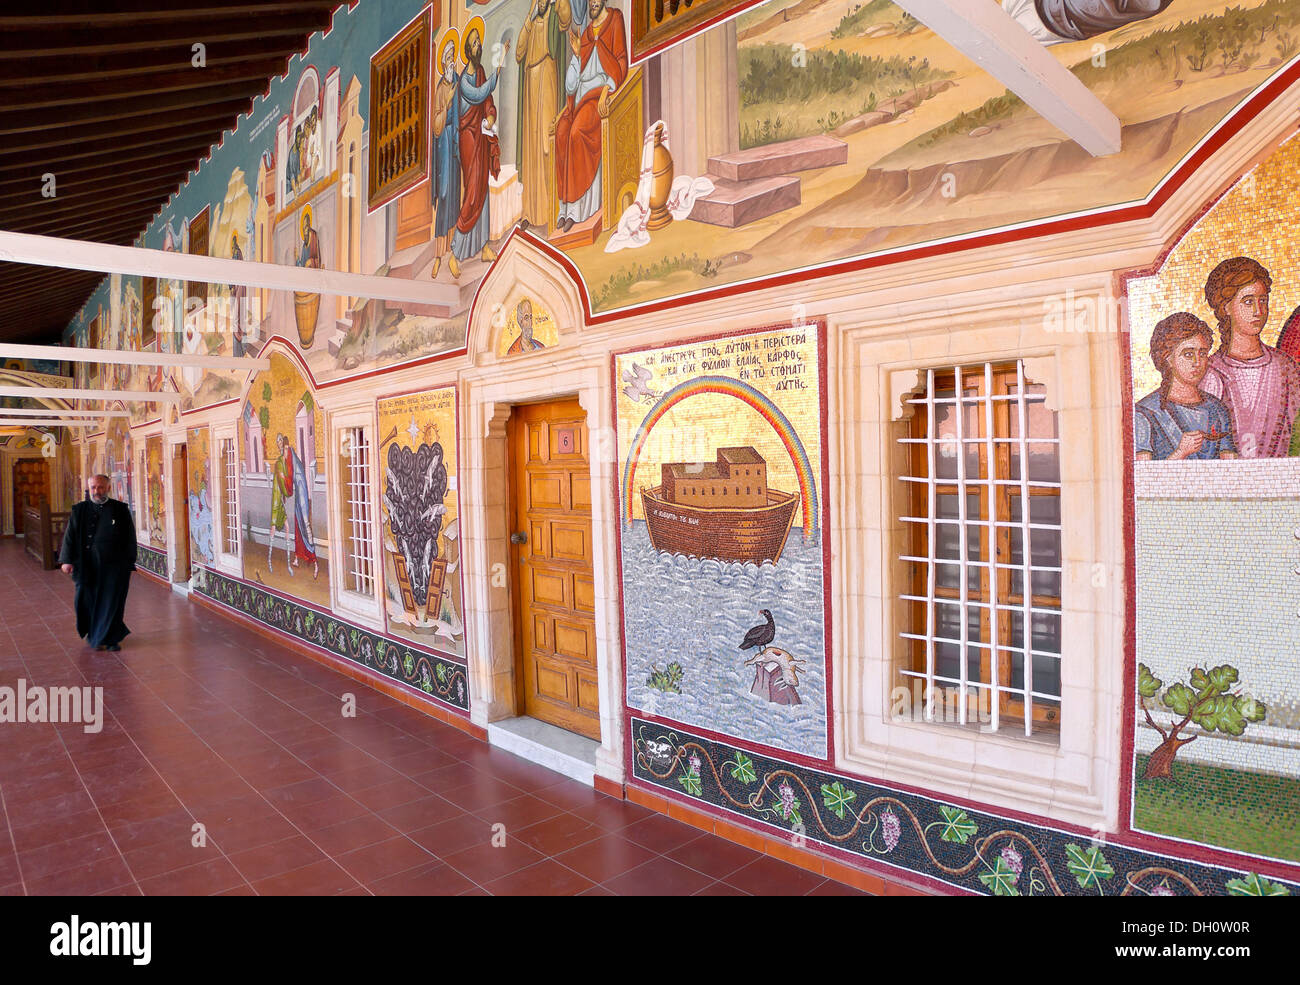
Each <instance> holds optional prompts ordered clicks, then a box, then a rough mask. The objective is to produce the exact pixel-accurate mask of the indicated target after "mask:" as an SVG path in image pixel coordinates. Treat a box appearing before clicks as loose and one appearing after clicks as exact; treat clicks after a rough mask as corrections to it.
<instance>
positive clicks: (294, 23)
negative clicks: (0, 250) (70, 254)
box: [0, 0, 340, 343]
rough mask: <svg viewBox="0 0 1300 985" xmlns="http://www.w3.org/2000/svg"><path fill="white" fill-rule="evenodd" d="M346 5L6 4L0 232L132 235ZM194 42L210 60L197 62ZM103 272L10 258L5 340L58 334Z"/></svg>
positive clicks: (293, 1) (116, 0) (45, 339)
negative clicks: (48, 180) (51, 179)
mask: <svg viewBox="0 0 1300 985" xmlns="http://www.w3.org/2000/svg"><path fill="white" fill-rule="evenodd" d="M339 5H340V4H339V3H338V0H243V2H240V0H192V2H183V0H182V2H178V0H112V2H109V0H42V2H40V3H35V4H31V5H30V6H29V5H26V4H5V5H4V6H3V7H0V229H4V230H10V231H13V232H28V233H42V234H44V235H47V236H66V237H68V238H70V239H84V240H91V241H94V242H100V243H113V244H118V245H131V244H132V243H133V242H134V241H135V237H136V236H138V235H139V234H140V233H141V232H142V231H143V230H144V227H145V225H146V224H147V223H148V222H149V220H150V219H152V218H153V216H154V214H155V213H156V212H157V211H158V209H159V208H160V207H161V206H162V205H163V204H164V203H165V202H166V201H167V199H168V198H169V197H170V196H171V194H172V193H173V192H174V191H176V189H177V188H178V187H179V186H180V183H181V182H182V181H183V180H184V179H185V176H186V175H187V174H189V173H190V172H191V171H192V170H194V168H195V167H197V166H198V163H199V161H200V160H201V159H202V158H204V157H206V156H207V154H208V151H209V150H210V149H211V147H212V146H213V145H214V144H216V142H217V141H218V140H220V139H221V135H222V133H224V132H225V131H226V130H229V129H230V128H231V127H233V126H234V125H235V120H236V119H237V118H238V117H239V116H240V114H242V113H246V112H248V111H249V110H250V109H251V108H252V100H253V97H254V96H259V95H261V94H262V93H263V92H264V91H265V90H266V86H267V83H268V81H269V80H270V79H271V78H273V77H275V76H278V75H281V74H283V73H284V71H285V69H286V68H287V63H288V59H289V58H290V57H292V56H293V55H295V54H297V53H298V52H300V51H302V50H303V49H304V48H305V47H306V44H307V39H308V37H310V35H311V34H312V33H313V32H315V31H321V30H325V29H326V28H328V27H329V23H330V16H331V13H332V11H333V9H334V8H335V7H336V6H339ZM27 11H30V12H27ZM196 42H198V43H202V44H203V45H204V46H205V49H206V51H205V56H206V67H203V68H196V67H194V65H193V64H192V58H193V50H192V46H193V45H194V44H195V43H196ZM45 174H53V175H55V177H56V189H57V194H56V195H55V196H54V197H53V198H49V197H45V196H43V195H42V187H43V184H44V181H43V177H42V176H43V175H45ZM103 276H104V275H102V274H97V273H92V272H88V271H80V270H59V269H55V268H51V267H37V266H32V265H29V264H21V263H12V262H3V261H0V342H41V343H57V342H58V341H59V336H60V335H61V334H62V331H63V329H64V327H65V326H66V325H67V323H68V321H69V320H70V319H71V318H72V317H73V316H74V315H75V314H76V313H77V310H78V309H79V308H80V307H81V305H82V304H83V303H84V302H85V300H86V298H87V297H88V296H89V295H90V293H91V292H92V291H93V290H94V289H95V287H96V285H98V283H99V281H100V280H101V278H102V277H103Z"/></svg>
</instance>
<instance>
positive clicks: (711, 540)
mask: <svg viewBox="0 0 1300 985" xmlns="http://www.w3.org/2000/svg"><path fill="white" fill-rule="evenodd" d="M717 454H718V458H717V461H715V462H665V463H664V464H663V466H662V468H661V475H660V484H659V485H658V486H653V487H650V488H643V489H642V490H641V505H642V506H643V507H644V509H645V519H646V529H647V530H648V531H649V534H650V543H651V544H653V545H654V547H655V549H656V550H660V551H668V552H669V553H672V554H685V555H687V556H688V557H699V558H717V559H718V560H719V561H753V562H755V563H756V564H761V563H762V562H764V561H771V562H773V563H775V562H776V561H777V560H779V559H780V557H781V552H782V551H783V550H784V549H785V541H786V538H787V537H788V536H789V534H790V524H791V523H792V522H793V520H794V513H795V510H796V509H797V508H798V506H799V495H798V494H797V493H788V492H782V491H781V490H779V489H773V488H771V487H770V486H769V485H768V484H767V461H766V460H765V459H764V458H763V456H762V455H760V454H759V453H758V452H757V451H755V450H754V449H753V448H752V447H750V446H748V445H746V446H744V447H740V448H719V449H718V452H717Z"/></svg>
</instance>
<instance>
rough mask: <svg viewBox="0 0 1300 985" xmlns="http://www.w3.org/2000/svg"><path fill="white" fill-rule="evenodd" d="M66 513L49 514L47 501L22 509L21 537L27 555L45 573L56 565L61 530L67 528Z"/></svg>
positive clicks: (61, 538)
mask: <svg viewBox="0 0 1300 985" xmlns="http://www.w3.org/2000/svg"><path fill="white" fill-rule="evenodd" d="M67 523H68V514H67V513H52V512H50V503H49V500H45V499H42V500H41V502H40V504H39V505H37V506H25V507H23V535H24V541H25V545H26V548H27V553H28V554H30V555H32V556H33V557H34V558H36V560H38V561H40V562H41V567H42V568H44V569H45V570H46V571H49V570H51V569H52V568H54V567H55V565H56V564H57V563H58V557H59V547H60V546H61V545H62V544H63V528H64V527H65V526H67Z"/></svg>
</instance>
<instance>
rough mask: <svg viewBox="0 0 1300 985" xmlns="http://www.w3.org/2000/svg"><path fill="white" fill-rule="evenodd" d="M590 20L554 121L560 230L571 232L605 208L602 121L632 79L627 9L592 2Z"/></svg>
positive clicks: (577, 41)
mask: <svg viewBox="0 0 1300 985" xmlns="http://www.w3.org/2000/svg"><path fill="white" fill-rule="evenodd" d="M587 10H588V14H589V15H590V16H589V19H588V21H587V26H586V28H585V29H584V30H583V32H582V37H581V38H580V39H571V47H572V48H573V51H574V54H575V55H576V56H577V57H576V58H574V59H572V60H571V61H570V62H569V67H568V70H567V72H566V73H565V78H564V91H565V93H566V99H565V104H564V108H563V109H562V110H561V111H560V115H559V116H557V117H556V118H555V121H554V122H553V123H552V124H551V127H550V132H551V133H553V134H554V136H555V183H556V192H557V194H558V195H559V199H560V217H559V220H558V224H557V225H558V228H559V229H560V230H562V231H565V232H567V231H568V230H569V229H572V228H573V226H574V225H576V224H577V223H580V222H586V221H587V220H588V219H590V218H591V217H592V216H593V215H595V214H596V212H597V211H599V209H600V207H601V201H600V170H601V159H600V157H601V143H600V126H601V121H602V120H604V119H605V118H606V117H607V116H609V97H610V96H611V95H612V94H613V92H614V90H615V89H617V88H618V87H619V86H620V85H622V84H623V80H624V79H625V78H626V77H627V70H628V63H627V34H626V32H625V31H624V27H623V13H622V11H620V10H618V9H611V8H609V7H607V6H606V5H605V0H588V8H587Z"/></svg>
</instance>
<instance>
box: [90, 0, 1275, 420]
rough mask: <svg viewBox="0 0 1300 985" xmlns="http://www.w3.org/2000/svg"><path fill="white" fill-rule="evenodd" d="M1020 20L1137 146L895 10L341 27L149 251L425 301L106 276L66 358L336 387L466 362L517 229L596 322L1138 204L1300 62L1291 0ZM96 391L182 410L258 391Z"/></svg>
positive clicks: (611, 3) (236, 137)
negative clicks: (1075, 122) (695, 21)
mask: <svg viewBox="0 0 1300 985" xmlns="http://www.w3.org/2000/svg"><path fill="white" fill-rule="evenodd" d="M990 2H992V0H990ZM724 6H725V5H724ZM1003 6H1004V7H1005V8H1006V9H1007V10H1008V12H1009V13H1010V14H1011V15H1012V16H1013V17H1015V19H1016V20H1017V21H1019V22H1020V23H1021V24H1022V25H1023V26H1024V27H1025V28H1026V29H1027V30H1028V31H1029V32H1030V34H1032V35H1033V36H1034V37H1035V38H1037V39H1038V40H1040V41H1041V42H1042V43H1043V44H1045V45H1048V46H1050V50H1051V52H1052V54H1053V55H1054V56H1055V57H1057V58H1058V59H1059V60H1060V61H1061V62H1062V63H1063V64H1065V65H1067V66H1069V67H1070V69H1071V70H1072V71H1073V72H1074V73H1075V74H1076V75H1077V76H1078V77H1079V78H1080V79H1081V80H1082V81H1083V82H1084V83H1085V84H1086V85H1087V86H1088V87H1089V88H1090V89H1091V90H1092V91H1093V92H1094V93H1096V94H1097V95H1098V96H1099V97H1100V98H1101V99H1102V100H1103V101H1104V102H1105V103H1106V105H1107V106H1108V107H1109V108H1110V109H1111V110H1112V111H1114V112H1115V113H1116V115H1117V116H1118V117H1119V119H1120V121H1121V123H1122V125H1123V150H1122V152H1121V153H1119V154H1116V155H1112V156H1110V157H1103V158H1094V157H1091V156H1089V155H1088V154H1087V153H1085V152H1084V151H1082V150H1081V149H1080V148H1079V147H1078V146H1077V145H1076V144H1074V143H1073V142H1071V141H1069V140H1066V139H1065V138H1064V137H1063V136H1062V134H1061V133H1060V132H1058V131H1057V130H1055V129H1054V128H1053V127H1052V126H1050V125H1049V124H1047V123H1046V122H1044V121H1043V120H1042V119H1041V118H1040V117H1039V116H1038V115H1037V114H1036V113H1035V112H1033V111H1032V110H1030V109H1029V108H1028V107H1026V106H1025V105H1024V104H1022V103H1021V101H1020V100H1019V99H1018V98H1016V97H1015V96H1013V95H1010V94H1008V93H1007V91H1006V90H1005V89H1004V87H1003V86H1002V85H1001V84H1000V83H998V82H996V81H995V80H994V79H992V78H991V77H990V76H988V75H986V74H984V73H983V72H981V71H980V70H978V69H976V68H975V67H974V66H973V65H972V64H971V63H970V62H968V61H967V60H966V59H965V58H964V57H963V56H962V55H960V54H958V53H957V52H956V51H955V50H954V49H953V48H952V47H951V46H950V45H949V44H948V43H947V42H945V41H944V40H942V39H941V38H939V37H937V36H936V35H935V34H934V33H933V32H931V31H930V30H928V29H927V28H925V27H923V26H922V25H921V24H919V23H918V22H917V21H916V20H915V19H914V18H912V17H911V16H910V15H908V14H905V13H903V12H902V11H901V10H900V9H899V8H897V7H895V6H894V5H893V4H891V3H888V2H885V0H862V2H847V3H832V2H830V0H770V2H768V3H765V4H761V5H759V6H756V7H752V8H750V9H748V10H746V11H745V12H744V13H742V14H741V15H740V16H739V17H736V18H734V19H732V20H728V21H726V22H725V23H722V24H718V25H716V26H715V27H712V28H710V29H708V30H707V31H705V32H703V33H702V34H699V35H697V36H695V37H692V38H689V39H688V40H685V41H682V42H680V43H678V44H676V45H673V46H670V47H668V48H666V49H663V50H661V51H660V52H659V53H658V54H655V55H653V56H651V57H650V58H648V59H646V60H644V61H642V62H641V63H639V64H633V61H632V58H631V57H630V55H629V52H630V51H637V50H643V49H645V48H647V47H654V46H655V44H648V43H645V42H646V41H647V39H646V38H643V37H641V36H633V35H632V33H631V32H632V31H633V28H632V26H631V21H632V18H631V17H630V15H629V12H628V9H627V0H498V2H496V3H488V4H483V5H474V6H468V7H467V6H465V5H461V4H455V3H453V4H451V5H450V8H447V7H446V6H445V5H443V4H441V3H437V4H433V5H430V6H427V7H426V6H425V5H424V3H423V2H422V0H386V2H383V3H379V2H376V0H362V2H361V3H359V4H357V5H356V6H355V7H352V8H347V7H342V8H340V9H339V10H338V11H336V13H335V15H334V24H333V28H332V29H331V31H330V32H329V33H328V34H325V35H319V34H318V35H315V36H314V37H313V38H312V40H311V43H310V45H309V47H308V50H307V52H306V54H305V55H304V56H302V57H296V58H294V59H293V60H292V61H291V63H290V65H289V70H288V72H287V74H286V75H285V76H284V77H283V78H278V79H273V80H272V81H271V84H270V87H269V91H268V93H267V95H265V96H264V97H261V98H259V99H257V100H255V101H254V105H253V108H252V111H251V113H249V114H248V115H247V116H245V117H242V118H241V119H240V121H239V124H238V127H237V129H236V130H234V131H232V132H230V133H228V134H227V135H226V137H225V139H224V140H223V142H222V143H221V145H220V146H219V147H216V148H214V149H213V152H212V156H211V158H210V160H207V161H205V162H204V163H203V164H202V165H201V167H200V169H199V170H198V171H197V172H195V173H193V174H192V175H191V176H190V179H189V180H188V182H187V183H186V184H185V186H184V187H183V188H182V189H181V190H180V191H179V192H178V193H177V194H176V195H175V196H174V197H173V198H172V200H171V201H170V202H169V203H168V204H167V206H166V207H165V208H164V209H163V210H162V212H161V214H160V215H159V216H158V217H157V218H156V219H155V220H154V221H153V222H152V223H151V224H150V225H149V227H148V229H146V230H145V231H144V234H143V236H142V237H141V240H140V242H141V244H142V245H144V246H148V247H152V248H156V249H162V250H169V251H178V252H186V253H196V254H205V255H211V256H218V257H224V258H229V259H235V260H260V261H270V262H275V263H280V264H295V265H298V266H302V267H327V268H331V269H336V270H343V271H350V272H357V273H364V274H378V275H381V276H386V277H394V278H400V279H406V280H416V281H419V282H420V283H422V284H425V285H427V287H428V290H429V296H428V300H427V302H424V303H420V304H411V303H405V304H396V303H392V302H386V301H377V300H371V299H367V298H362V297H344V296H320V295H316V294H311V293H295V292H291V291H270V290H261V289H255V288H247V287H245V286H242V285H238V284H187V283H184V282H181V281H176V280H167V279H152V278H140V277H131V276H126V277H123V276H117V275H114V276H113V277H111V278H108V279H106V280H105V281H104V282H103V283H102V284H101V286H100V288H99V289H98V290H97V292H96V293H95V294H94V295H92V297H91V298H90V300H89V301H88V302H87V304H86V306H85V308H84V309H83V310H82V312H81V314H80V315H79V316H78V318H77V319H76V320H75V321H74V322H73V324H72V325H70V326H69V329H68V331H69V333H70V339H74V340H75V341H76V342H77V343H78V344H81V345H86V344H91V345H101V346H106V347H109V348H118V349H146V350H157V351H162V352H187V353H198V354H204V353H206V354H232V355H240V354H243V353H245V352H256V351H258V350H260V349H261V347H262V346H263V345H264V344H265V343H266V341H267V340H268V339H270V338H272V337H278V338H280V339H283V340H286V341H288V342H289V343H290V344H292V345H294V346H295V347H296V348H297V349H298V350H299V352H300V353H301V354H302V357H303V359H304V361H305V363H306V365H307V367H308V369H309V370H310V372H311V374H312V376H313V377H314V378H315V379H316V380H317V381H319V382H325V381H328V380H331V379H337V378H341V377H346V376H350V375H353V374H358V373H363V372H366V371H368V370H371V369H374V368H377V367H387V366H392V365H396V364H399V363H402V362H405V361H409V360H411V359H417V358H420V357H423V356H428V355H431V354H434V353H437V352H442V351H447V350H450V349H455V348H457V347H459V346H460V345H462V344H463V343H464V339H465V332H466V318H467V314H468V310H469V306H470V303H471V301H472V299H473V296H474V292H475V289H476V288H477V286H478V284H479V283H480V282H481V281H482V279H483V277H484V275H485V274H486V272H487V271H488V269H489V268H490V267H491V265H492V263H493V262H494V261H495V259H496V257H497V255H498V254H499V252H500V251H501V249H502V247H503V244H504V243H505V241H506V239H507V237H508V236H509V235H510V234H511V233H512V232H513V231H515V230H517V229H518V230H523V231H525V232H526V234H527V235H528V236H530V237H533V238H534V239H535V240H538V241H542V242H545V243H547V244H548V245H549V246H550V247H552V248H554V249H556V250H561V251H563V252H564V253H566V254H567V255H568V257H569V259H570V260H571V261H572V262H573V263H574V265H575V266H576V268H577V270H578V271H579V273H580V275H581V278H582V280H583V282H584V285H585V289H586V292H587V295H588V297H589V300H590V304H591V307H592V310H593V311H594V312H597V313H599V312H609V311H613V310H615V309H621V308H626V307H629V306H636V305H640V304H644V303H648V302H654V301H658V300H662V299H664V298H668V297H672V296H679V295H684V294H689V293H691V292H696V291H701V290H707V289H711V288H716V287H719V286H721V285H725V284H730V283H735V282H738V281H749V280H753V279H755V278H762V277H765V276H768V275H773V274H778V273H782V272H785V271H788V270H791V269H795V268H808V267H816V266H819V265H824V264H828V263H833V262H835V261H839V260H844V259H848V258H853V257H859V256H864V255H868V254H871V253H875V252H879V251H882V250H887V249H891V248H896V247H900V246H905V245H909V244H917V243H922V242H927V241H932V240H937V239H940V238H944V237H951V236H955V235H961V234H965V233H972V232H975V231H979V230H986V229H990V228H994V227H1001V226H1005V225H1008V224H1012V223H1021V222H1027V221H1033V220H1040V219H1044V218H1048V217H1051V216H1055V215H1060V214H1064V213H1073V212H1078V211H1086V210H1089V209H1095V208H1101V207H1105V206H1109V205H1113V204H1116V203H1123V202H1130V201H1134V200H1137V199H1141V198H1143V197H1144V196H1146V195H1147V194H1148V193H1150V191H1151V190H1152V189H1153V188H1154V187H1155V186H1156V185H1157V184H1158V183H1159V181H1160V180H1161V179H1162V178H1163V177H1164V176H1166V175H1167V174H1168V173H1169V172H1170V170H1171V169H1172V167H1173V166H1174V165H1175V164H1176V163H1177V162H1178V161H1179V160H1180V159H1181V158H1182V157H1183V156H1184V155H1185V154H1186V153H1187V152H1188V150H1189V149H1190V148H1192V147H1193V146H1194V145H1195V144H1196V142H1197V141H1198V140H1200V139H1201V138H1202V137H1203V136H1204V135H1205V134H1206V133H1207V132H1209V131H1210V130H1211V129H1212V128H1213V127H1214V126H1216V125H1217V124H1218V123H1219V122H1220V121H1222V120H1223V119H1224V118H1225V116H1226V115H1228V114H1229V113H1230V112H1231V111H1232V110H1233V109H1234V108H1235V107H1236V106H1238V105H1239V104H1240V103H1241V102H1242V100H1243V99H1244V98H1246V97H1247V96H1248V95H1250V94H1251V93H1252V92H1254V91H1256V90H1257V89H1258V88H1259V87H1260V86H1261V84H1262V83H1264V82H1265V81H1266V80H1267V79H1269V78H1270V77H1271V76H1273V75H1275V74H1276V73H1277V72H1279V71H1280V70H1281V68H1282V67H1283V66H1284V65H1285V64H1287V63H1289V62H1290V61H1291V60H1292V59H1293V58H1294V56H1295V55H1296V53H1297V51H1300V5H1297V4H1295V3H1289V2H1286V0H1239V2H1237V3H1234V4H1226V3H1224V2H1223V0H1157V2H1152V3H1143V4H1133V3H1129V2H1124V0H1050V2H1042V3H1036V2H1032V0H1003ZM448 10H450V17H451V20H450V22H446V23H444V22H443V18H444V17H446V16H447V14H448ZM1152 11H1155V12H1154V13H1152ZM651 34H652V35H654V32H653V31H652V32H651ZM656 37H658V35H654V37H650V38H649V41H650V42H654V40H655V38H656ZM105 372H107V373H109V374H110V376H111V380H110V381H109V382H112V383H114V384H116V385H126V384H128V383H129V384H131V385H132V386H135V387H139V388H151V389H155V390H158V389H168V390H176V391H179V392H180V393H181V394H182V395H183V398H184V404H183V406H185V407H193V406H203V405H207V404H211V403H214V402H217V401H221V400H226V399H236V398H237V397H238V395H239V393H240V392H241V389H242V383H243V380H241V379H240V378H238V376H237V374H236V373H234V372H233V371H221V372H207V373H204V372H201V371H199V370H195V369H191V368H187V369H178V370H168V371H163V370H159V369H152V370H151V369H148V368H144V367H139V368H133V367H129V366H127V367H110V368H108V369H106V370H105ZM87 382H90V381H89V380H87ZM150 414H156V412H151V411H147V410H142V411H141V412H140V416H139V418H138V419H137V423H138V422H139V421H140V420H143V419H144V418H145V417H148V416H150Z"/></svg>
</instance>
